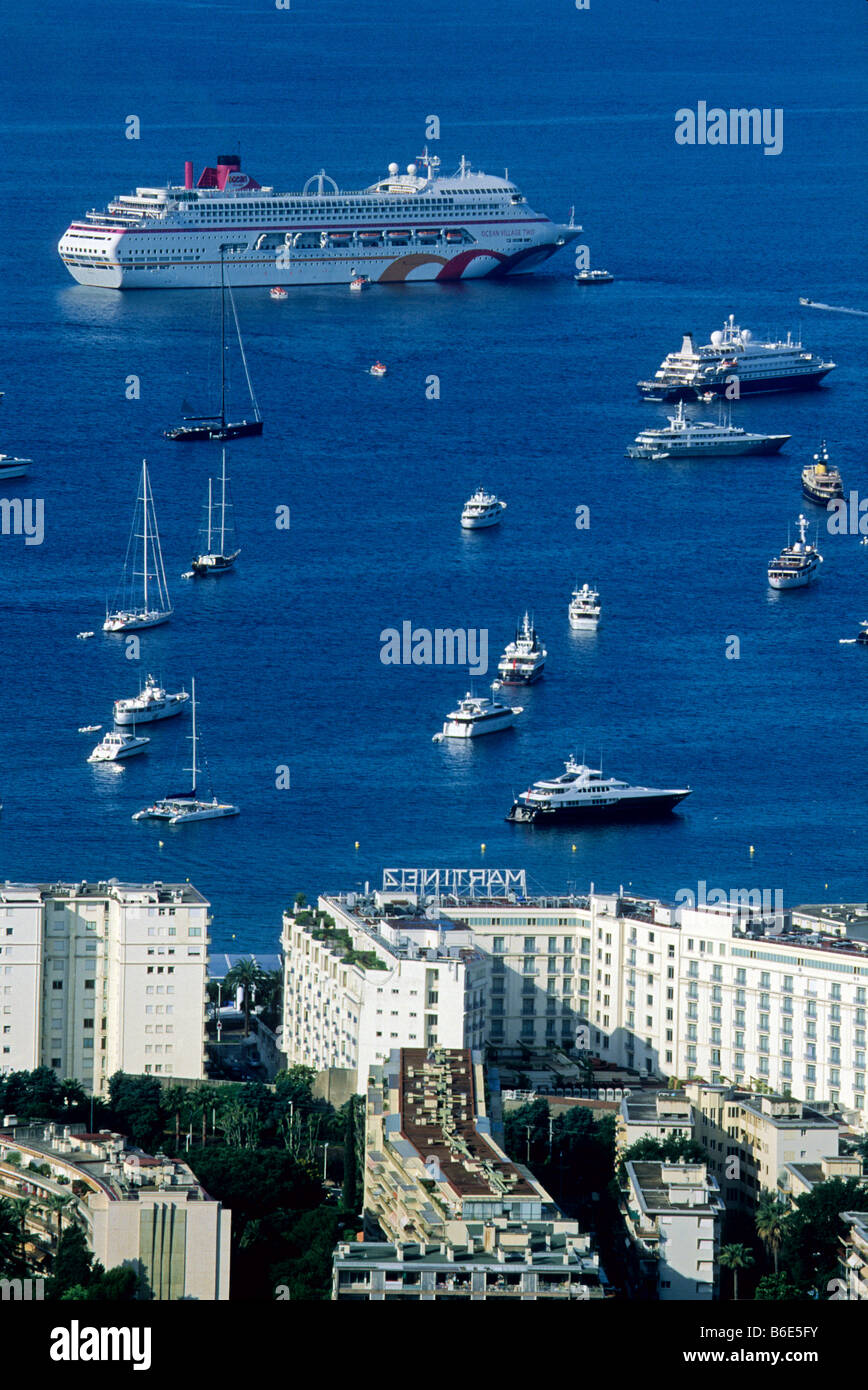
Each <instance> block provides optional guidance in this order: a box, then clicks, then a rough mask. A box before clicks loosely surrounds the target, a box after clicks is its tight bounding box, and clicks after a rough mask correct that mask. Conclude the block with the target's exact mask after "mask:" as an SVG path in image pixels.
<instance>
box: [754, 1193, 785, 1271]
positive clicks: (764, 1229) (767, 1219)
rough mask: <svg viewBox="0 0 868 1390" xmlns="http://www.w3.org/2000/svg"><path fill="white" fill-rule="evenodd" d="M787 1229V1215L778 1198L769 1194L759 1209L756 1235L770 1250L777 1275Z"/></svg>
mask: <svg viewBox="0 0 868 1390" xmlns="http://www.w3.org/2000/svg"><path fill="white" fill-rule="evenodd" d="M786 1229H787V1226H786V1213H785V1211H784V1209H783V1207H782V1206H781V1204H780V1202H779V1201H778V1199H777V1197H773V1196H772V1195H771V1194H770V1193H768V1194H767V1195H766V1196H765V1197H763V1199H762V1200H761V1202H760V1204H759V1207H758V1208H757V1214H756V1233H757V1235H758V1236H759V1238H760V1240H761V1241H762V1243H763V1245H764V1246H765V1248H766V1250H770V1251H771V1253H772V1255H773V1257H774V1262H775V1274H777V1272H778V1254H779V1252H780V1248H781V1246H782V1245H783V1242H784V1234H785V1232H786Z"/></svg>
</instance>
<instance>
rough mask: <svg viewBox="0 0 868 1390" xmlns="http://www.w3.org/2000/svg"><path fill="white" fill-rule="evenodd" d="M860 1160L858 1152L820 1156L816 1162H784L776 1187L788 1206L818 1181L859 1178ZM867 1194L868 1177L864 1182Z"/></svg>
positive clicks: (793, 1203) (811, 1188) (810, 1189)
mask: <svg viewBox="0 0 868 1390" xmlns="http://www.w3.org/2000/svg"><path fill="white" fill-rule="evenodd" d="M862 1176H863V1174H862V1160H861V1158H860V1157H859V1156H858V1154H831V1155H827V1156H826V1157H825V1158H821V1159H820V1161H819V1162H818V1163H804V1162H800V1163H785V1164H784V1167H783V1170H782V1172H781V1175H780V1178H779V1180H778V1188H779V1190H780V1192H781V1193H782V1194H783V1196H784V1197H785V1198H786V1200H787V1204H788V1205H789V1206H790V1207H793V1206H795V1204H796V1202H797V1201H798V1199H799V1197H801V1196H803V1195H804V1194H805V1193H806V1192H811V1191H813V1189H814V1188H815V1187H816V1185H817V1183H819V1182H828V1181H829V1180H830V1179H831V1178H843V1179H845V1180H846V1179H847V1178H861V1177H862ZM863 1185H864V1187H865V1190H866V1196H868V1179H866V1180H865V1182H864V1184H863Z"/></svg>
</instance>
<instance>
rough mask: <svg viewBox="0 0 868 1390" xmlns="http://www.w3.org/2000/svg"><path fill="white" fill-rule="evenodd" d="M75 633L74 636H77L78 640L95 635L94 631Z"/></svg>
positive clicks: (84, 640) (82, 640) (85, 639)
mask: <svg viewBox="0 0 868 1390" xmlns="http://www.w3.org/2000/svg"><path fill="white" fill-rule="evenodd" d="M75 635H76V637H77V639H78V641H79V642H86V641H87V639H88V637H95V636H96V633H95V632H77V633H76V634H75Z"/></svg>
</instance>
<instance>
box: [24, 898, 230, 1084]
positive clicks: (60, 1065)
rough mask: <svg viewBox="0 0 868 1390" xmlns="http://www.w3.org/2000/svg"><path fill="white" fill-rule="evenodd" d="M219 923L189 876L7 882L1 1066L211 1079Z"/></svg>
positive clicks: (87, 1076) (88, 1079)
mask: <svg viewBox="0 0 868 1390" xmlns="http://www.w3.org/2000/svg"><path fill="white" fill-rule="evenodd" d="M210 920H211V919H210V916H209V904H208V902H207V900H206V899H205V898H204V897H203V896H202V895H201V893H199V892H198V891H197V890H196V889H195V888H194V887H193V886H192V885H191V884H189V883H182V884H163V883H159V882H155V883H151V884H122V883H119V882H118V881H117V880H116V879H111V880H108V881H106V882H100V883H87V882H81V883H74V884H61V883H55V884H12V883H8V882H7V883H5V884H2V885H0V1020H2V1021H0V1073H5V1072H10V1071H22V1070H24V1071H31V1070H33V1069H34V1068H35V1067H38V1066H47V1067H52V1068H53V1069H54V1070H55V1071H56V1072H57V1073H58V1075H60V1076H63V1077H67V1076H68V1077H74V1078H75V1079H76V1080H78V1081H79V1082H80V1083H81V1084H82V1086H84V1087H85V1089H86V1090H88V1091H92V1092H94V1093H102V1092H104V1091H105V1090H106V1087H107V1082H108V1078H109V1077H110V1076H111V1075H112V1074H113V1072H116V1071H127V1072H134V1073H152V1074H154V1075H160V1076H173V1075H174V1076H180V1077H185V1078H193V1079H198V1078H201V1077H202V1076H204V1058H205V1022H204V1004H205V983H206V972H207V962H208V926H209V923H210Z"/></svg>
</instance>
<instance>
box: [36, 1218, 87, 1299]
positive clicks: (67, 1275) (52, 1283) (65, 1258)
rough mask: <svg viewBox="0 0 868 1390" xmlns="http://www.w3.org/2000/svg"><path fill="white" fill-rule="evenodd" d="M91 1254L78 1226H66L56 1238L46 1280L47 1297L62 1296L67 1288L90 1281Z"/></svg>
mask: <svg viewBox="0 0 868 1390" xmlns="http://www.w3.org/2000/svg"><path fill="white" fill-rule="evenodd" d="M92 1265H93V1255H92V1254H91V1252H90V1251H89V1250H88V1248H87V1241H86V1240H85V1238H84V1233H83V1232H82V1230H81V1228H80V1227H79V1226H67V1228H66V1230H65V1231H64V1232H63V1233H62V1234H61V1236H60V1237H59V1239H58V1242H57V1247H56V1249H55V1252H54V1260H53V1263H52V1267H51V1278H50V1279H49V1281H48V1290H47V1292H48V1297H49V1298H62V1296H63V1295H64V1294H65V1293H66V1292H67V1290H70V1289H72V1288H73V1287H75V1286H77V1285H81V1286H82V1287H84V1288H87V1286H88V1285H89V1283H90V1279H91V1266H92Z"/></svg>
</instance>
